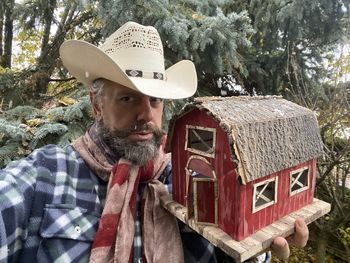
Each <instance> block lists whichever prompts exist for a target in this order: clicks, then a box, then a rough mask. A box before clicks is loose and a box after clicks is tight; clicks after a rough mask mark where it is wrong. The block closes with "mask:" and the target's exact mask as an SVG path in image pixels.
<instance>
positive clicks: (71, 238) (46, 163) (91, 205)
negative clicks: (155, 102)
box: [0, 145, 221, 263]
mask: <svg viewBox="0 0 350 263" xmlns="http://www.w3.org/2000/svg"><path fill="white" fill-rule="evenodd" d="M170 173H171V167H170V166H168V167H167V168H166V169H165V172H164V174H163V175H162V176H161V180H163V182H164V183H165V184H166V185H168V187H170V188H171V185H170V180H171V179H170V176H169V175H170ZM106 189H107V184H106V183H105V182H103V181H102V180H100V179H99V178H98V177H97V176H96V175H95V174H94V173H93V172H92V171H91V170H90V169H89V168H88V167H87V166H86V164H85V162H84V160H83V159H82V158H81V157H80V156H79V154H78V153H77V152H76V151H75V150H74V149H73V148H72V147H71V146H68V147H66V148H65V149H61V148H58V147H56V146H54V145H48V146H45V147H43V148H41V149H38V150H35V151H34V152H33V153H32V154H31V155H30V156H28V157H27V158H25V159H22V160H19V161H15V162H12V163H11V164H9V165H8V166H7V167H6V168H5V169H3V170H0V213H1V214H0V262H1V263H3V262H19V263H20V262H25V263H30V262H36V263H40V262H50V263H51V262H65V263H66V262H88V260H89V255H90V250H91V245H92V241H93V240H94V237H95V233H96V230H97V227H98V222H99V219H100V216H101V213H102V209H103V204H104V201H105V197H106ZM141 191H142V187H140V193H139V195H141ZM135 228H136V234H135V239H134V254H135V261H136V262H137V261H138V257H139V256H140V255H141V251H142V242H141V240H142V238H141V227H140V215H139V213H138V214H137V217H136V222H135ZM180 229H181V236H182V240H183V246H184V252H185V257H186V262H203V263H205V262H216V261H217V259H216V258H215V253H214V248H213V246H212V245H211V244H210V243H208V242H207V241H206V240H205V239H204V238H202V237H201V236H199V235H197V234H196V233H194V232H193V231H189V229H188V228H187V227H185V226H183V225H180ZM169 253H171V252H169ZM219 262H221V261H219Z"/></svg>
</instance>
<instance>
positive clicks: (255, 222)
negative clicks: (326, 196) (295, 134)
mask: <svg viewBox="0 0 350 263" xmlns="http://www.w3.org/2000/svg"><path fill="white" fill-rule="evenodd" d="M305 166H308V167H309V169H310V171H309V172H310V175H309V188H308V189H307V190H305V191H303V192H300V193H297V194H295V195H293V196H289V186H290V181H289V174H290V172H291V171H294V170H297V169H299V168H302V167H305ZM315 169H316V161H315V160H311V161H308V162H305V163H302V164H299V165H297V166H295V167H293V168H289V169H286V170H283V171H280V172H277V173H274V174H272V175H269V176H266V177H264V178H260V179H257V180H255V181H253V182H250V183H247V185H245V186H244V185H242V186H241V187H240V195H241V203H240V205H241V208H243V209H241V211H240V218H241V220H243V222H244V223H243V222H241V227H240V229H239V234H238V236H237V237H236V238H235V239H237V240H242V239H244V238H245V237H247V236H249V235H251V234H253V233H255V232H256V231H258V230H259V229H261V228H262V227H264V226H267V225H269V224H271V223H273V222H274V221H276V220H278V219H279V218H281V217H283V216H285V215H287V214H289V213H291V212H293V211H295V210H297V209H299V208H302V207H303V206H305V205H307V204H309V203H311V202H312V200H313V196H314V191H315V178H316V177H315V174H316V170H315ZM276 176H277V177H278V187H277V191H278V192H277V203H276V204H274V205H271V206H269V207H267V208H265V209H262V210H260V211H258V212H256V213H252V211H253V200H252V198H253V189H254V184H255V183H258V182H261V181H264V180H266V179H269V178H273V177H276Z"/></svg>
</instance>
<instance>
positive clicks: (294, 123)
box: [167, 96, 323, 183]
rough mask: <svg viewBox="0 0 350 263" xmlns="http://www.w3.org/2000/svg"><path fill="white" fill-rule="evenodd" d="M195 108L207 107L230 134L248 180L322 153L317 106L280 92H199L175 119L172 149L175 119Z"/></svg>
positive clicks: (233, 151)
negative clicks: (202, 94) (311, 107)
mask: <svg viewBox="0 0 350 263" xmlns="http://www.w3.org/2000/svg"><path fill="white" fill-rule="evenodd" d="M195 108H198V109H200V110H204V111H206V113H207V114H208V115H211V116H212V117H213V118H214V119H215V120H216V121H217V122H218V123H219V125H220V126H221V127H222V128H223V129H224V130H225V131H226V133H227V134H228V136H229V140H230V142H231V147H232V158H233V159H234V160H235V161H237V162H238V173H239V175H240V177H241V178H242V181H243V183H246V182H250V181H252V180H255V179H258V178H261V177H263V176H266V175H269V174H272V173H274V172H278V171H281V170H283V169H286V168H289V167H292V166H295V165H297V164H300V163H302V162H305V161H308V160H310V159H314V158H317V157H319V156H320V155H322V153H323V150H322V141H321V138H320V135H319V131H318V124H317V120H316V117H315V114H314V112H312V111H311V110H309V109H307V108H304V107H302V106H299V105H297V104H295V103H293V102H290V101H288V100H285V99H283V98H281V97H277V96H256V97H246V96H240V97H201V98H196V99H195V101H194V102H193V103H191V104H187V105H185V107H184V108H183V109H182V110H181V111H180V113H179V114H177V115H176V116H174V117H173V119H172V120H171V121H170V124H169V140H168V145H167V149H168V150H169V149H170V144H169V143H170V142H171V137H172V136H173V132H172V131H173V129H174V125H175V121H176V119H178V118H180V117H181V116H183V115H184V114H186V113H187V112H189V111H191V110H193V109H195Z"/></svg>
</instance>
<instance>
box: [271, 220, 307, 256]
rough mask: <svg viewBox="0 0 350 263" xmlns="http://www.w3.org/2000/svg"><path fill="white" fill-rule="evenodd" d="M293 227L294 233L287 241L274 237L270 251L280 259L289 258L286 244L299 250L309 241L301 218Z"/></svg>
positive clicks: (305, 226)
mask: <svg viewBox="0 0 350 263" xmlns="http://www.w3.org/2000/svg"><path fill="white" fill-rule="evenodd" d="M294 227H295V232H294V234H293V235H292V236H290V237H288V238H287V239H284V238H283V237H276V238H275V239H274V241H273V242H272V245H271V250H272V252H273V253H274V254H275V255H276V256H277V257H278V258H280V259H287V258H288V257H289V254H290V251H289V245H288V243H289V244H290V245H293V246H296V247H300V248H301V247H304V246H305V245H306V243H307V240H308V239H309V229H308V228H307V225H306V224H305V221H304V220H303V219H302V218H298V219H296V220H295V223H294ZM287 240H288V242H287Z"/></svg>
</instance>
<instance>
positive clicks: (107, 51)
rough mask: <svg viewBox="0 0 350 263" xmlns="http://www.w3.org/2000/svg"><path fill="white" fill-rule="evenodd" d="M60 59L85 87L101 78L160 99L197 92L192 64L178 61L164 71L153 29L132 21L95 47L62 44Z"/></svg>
mask: <svg viewBox="0 0 350 263" xmlns="http://www.w3.org/2000/svg"><path fill="white" fill-rule="evenodd" d="M60 57H61V59H62V62H63V65H64V66H65V67H66V68H67V69H68V70H69V72H70V73H71V74H72V75H73V76H74V77H76V78H77V79H78V80H79V81H81V82H82V83H84V84H86V85H91V84H92V82H93V81H94V80H96V79H98V78H105V79H108V80H111V81H113V82H117V83H119V84H121V85H124V86H126V87H128V88H131V89H133V90H136V91H139V92H141V93H143V94H146V95H148V96H152V97H157V98H164V99H181V98H186V97H190V96H192V95H193V94H194V93H195V92H196V89H197V75H196V70H195V67H194V64H193V63H192V62H191V61H189V60H182V61H180V62H178V63H176V64H174V65H173V66H171V67H170V68H168V69H167V70H165V67H164V54H163V45H162V42H161V39H160V37H159V34H158V32H157V30H156V29H155V28H154V27H151V26H143V25H140V24H137V23H135V22H127V23H126V24H124V25H123V26H121V27H120V28H119V29H118V30H117V31H115V32H114V33H113V34H112V35H111V36H109V37H108V38H107V39H106V41H105V42H104V43H103V44H102V45H101V46H99V47H97V46H94V45H92V44H90V43H88V42H85V41H81V40H68V41H65V42H64V43H63V44H62V45H61V47H60Z"/></svg>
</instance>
